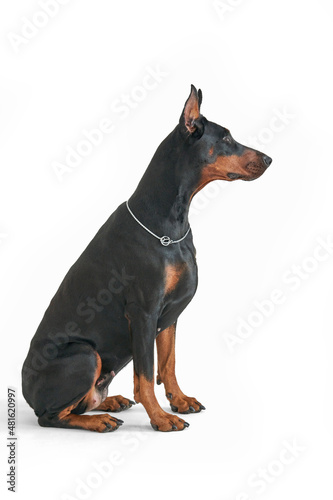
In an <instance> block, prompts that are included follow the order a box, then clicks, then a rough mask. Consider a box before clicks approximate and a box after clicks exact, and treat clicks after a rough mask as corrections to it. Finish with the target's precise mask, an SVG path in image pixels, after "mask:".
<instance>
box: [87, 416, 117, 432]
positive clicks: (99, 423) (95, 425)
mask: <svg viewBox="0 0 333 500" xmlns="http://www.w3.org/2000/svg"><path fill="white" fill-rule="evenodd" d="M123 423H124V422H123V420H120V419H118V418H113V417H111V415H94V416H90V420H89V421H88V425H87V427H86V428H87V429H88V430H90V431H95V432H113V431H116V430H117V429H118V427H119V426H120V425H122V424H123Z"/></svg>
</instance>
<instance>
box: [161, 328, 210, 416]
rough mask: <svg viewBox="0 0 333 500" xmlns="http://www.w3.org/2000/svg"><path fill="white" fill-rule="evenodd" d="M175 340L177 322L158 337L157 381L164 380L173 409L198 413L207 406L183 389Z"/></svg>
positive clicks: (180, 411) (166, 392) (179, 411)
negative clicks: (177, 370) (186, 393)
mask: <svg viewBox="0 0 333 500" xmlns="http://www.w3.org/2000/svg"><path fill="white" fill-rule="evenodd" d="M175 340H176V324H174V325H172V326H170V327H169V328H166V329H165V330H163V331H162V332H161V333H159V335H158V336H157V338H156V345H157V355H158V372H157V373H158V374H157V383H158V384H161V383H162V382H163V384H164V388H165V394H166V397H167V398H168V400H169V402H170V405H171V409H172V411H175V412H178V413H198V412H199V411H201V410H204V409H205V407H204V406H203V405H202V404H201V403H199V401H197V400H196V398H192V397H189V396H185V394H184V393H183V392H182V391H181V389H180V387H179V385H178V382H177V378H176V373H175V364H176V359H175Z"/></svg>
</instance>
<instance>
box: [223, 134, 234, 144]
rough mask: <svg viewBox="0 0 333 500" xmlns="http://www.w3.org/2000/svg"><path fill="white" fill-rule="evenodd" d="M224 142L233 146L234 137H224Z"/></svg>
mask: <svg viewBox="0 0 333 500" xmlns="http://www.w3.org/2000/svg"><path fill="white" fill-rule="evenodd" d="M223 141H224V142H226V143H227V144H232V137H231V135H225V136H224V137H223Z"/></svg>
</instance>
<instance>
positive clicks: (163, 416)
mask: <svg viewBox="0 0 333 500" xmlns="http://www.w3.org/2000/svg"><path fill="white" fill-rule="evenodd" d="M134 380H136V384H138V385H139V390H138V389H137V390H138V395H137V396H136V398H135V399H136V401H138V402H140V403H142V404H143V406H144V407H145V410H146V412H147V413H148V416H149V418H150V423H151V424H152V426H153V427H154V428H157V429H158V430H159V431H163V432H167V431H172V430H174V431H177V430H178V431H179V430H183V429H184V428H185V427H188V424H186V422H184V420H183V419H181V418H179V417H178V416H176V415H171V414H170V413H167V412H166V411H164V410H162V408H161V407H160V405H159V404H158V401H157V399H156V396H155V392H154V380H147V379H146V378H145V376H144V375H136V374H135V375H134ZM134 392H135V389H134Z"/></svg>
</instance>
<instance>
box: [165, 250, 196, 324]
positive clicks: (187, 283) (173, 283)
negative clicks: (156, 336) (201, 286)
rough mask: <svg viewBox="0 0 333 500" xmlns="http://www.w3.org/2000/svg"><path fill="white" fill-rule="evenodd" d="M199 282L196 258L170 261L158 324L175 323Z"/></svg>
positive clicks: (166, 267) (166, 269)
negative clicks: (175, 261) (176, 261)
mask: <svg viewBox="0 0 333 500" xmlns="http://www.w3.org/2000/svg"><path fill="white" fill-rule="evenodd" d="M197 283H198V273H197V266H196V263H195V260H193V261H192V259H191V260H189V261H184V262H178V263H176V264H174V263H168V264H167V265H166V266H165V271H164V297H163V304H162V310H161V314H160V318H159V321H158V326H159V328H161V330H163V329H164V328H167V327H168V326H170V325H171V324H173V323H174V322H175V321H176V320H177V318H178V316H179V315H180V314H181V312H182V311H183V310H184V309H185V307H186V306H187V305H188V303H189V302H190V301H191V299H192V298H193V296H194V294H195V291H196V288H197Z"/></svg>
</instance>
